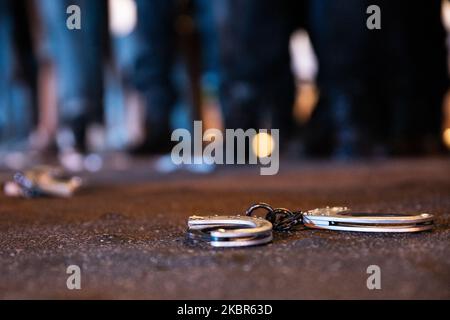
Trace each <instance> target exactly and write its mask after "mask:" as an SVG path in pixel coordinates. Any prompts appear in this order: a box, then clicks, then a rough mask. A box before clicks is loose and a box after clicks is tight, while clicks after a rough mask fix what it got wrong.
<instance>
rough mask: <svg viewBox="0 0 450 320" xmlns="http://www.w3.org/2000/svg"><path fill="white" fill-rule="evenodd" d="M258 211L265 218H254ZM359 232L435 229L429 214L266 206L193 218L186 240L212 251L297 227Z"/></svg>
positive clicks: (258, 242) (266, 240) (264, 239)
mask: <svg viewBox="0 0 450 320" xmlns="http://www.w3.org/2000/svg"><path fill="white" fill-rule="evenodd" d="M257 209H264V210H266V211H267V214H266V217H265V218H261V217H254V216H252V214H253V212H254V211H255V210H257ZM300 226H302V227H303V228H313V229H326V230H338V231H358V232H419V231H425V230H430V229H432V228H433V215H431V214H428V213H416V214H402V213H392V214H391V213H380V214H374V213H359V212H352V211H350V210H349V208H347V207H325V208H317V209H313V210H309V211H305V212H303V211H290V210H288V209H284V208H273V207H271V206H270V205H268V204H266V203H257V204H254V205H252V206H250V207H249V208H248V209H247V211H246V212H245V215H244V216H241V215H237V216H217V215H216V216H191V217H189V220H188V230H187V238H188V239H190V240H194V241H201V242H208V243H209V244H210V245H211V246H213V247H246V246H255V245H262V244H266V243H269V242H271V241H272V239H273V236H272V231H281V232H283V231H291V230H294V229H296V228H298V227H300Z"/></svg>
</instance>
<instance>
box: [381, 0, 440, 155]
mask: <svg viewBox="0 0 450 320" xmlns="http://www.w3.org/2000/svg"><path fill="white" fill-rule="evenodd" d="M382 5H383V8H385V10H384V11H385V13H386V14H385V25H384V26H385V30H383V31H384V33H383V44H382V45H383V46H384V47H385V48H386V50H385V51H384V52H383V53H384V56H385V58H384V60H385V62H386V63H385V64H386V66H385V72H384V75H385V77H386V79H389V86H387V87H386V91H387V92H388V95H387V96H388V98H389V101H388V103H389V107H390V110H391V139H392V143H393V150H392V151H393V152H394V153H397V154H414V153H416V154H417V153H423V152H436V151H439V149H440V148H442V147H443V145H442V139H441V137H440V132H441V126H442V102H443V101H442V100H443V96H444V94H445V92H446V90H447V88H448V71H447V55H446V47H445V36H446V35H445V31H444V28H443V24H442V20H441V1H438V0H436V1H421V2H417V3H414V4H412V3H410V2H408V1H400V2H398V1H396V2H390V1H383V2H382ZM417 21H421V23H420V24H418V23H417ZM402 66H403V67H402Z"/></svg>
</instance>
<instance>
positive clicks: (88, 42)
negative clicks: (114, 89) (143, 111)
mask: <svg viewBox="0 0 450 320" xmlns="http://www.w3.org/2000/svg"><path fill="white" fill-rule="evenodd" d="M72 4H75V5H78V6H79V7H80V8H81V17H82V18H81V30H76V29H75V30H69V29H68V28H67V27H66V20H67V18H68V16H69V15H68V14H67V13H66V10H67V7H69V6H70V5H72ZM37 7H38V9H39V10H40V14H41V15H42V21H44V23H45V24H46V26H45V30H46V32H47V33H49V35H50V42H51V44H50V46H51V51H52V56H53V59H54V61H55V66H56V73H57V78H58V80H57V88H58V105H59V117H60V122H61V123H60V126H61V127H64V128H67V129H68V130H69V131H70V132H71V134H73V139H67V140H73V141H72V142H73V146H74V147H75V148H76V150H78V151H82V152H83V151H85V149H86V128H87V126H88V124H90V123H95V122H101V121H102V118H103V61H102V58H103V49H104V44H105V39H104V37H103V35H104V33H103V31H104V29H103V28H104V24H105V22H106V20H105V19H106V12H107V10H106V9H107V8H106V2H105V1H103V0H99V1H87V0H76V1H69V0H62V1H52V0H43V1H39V3H38V5H37ZM65 144H66V143H63V145H65ZM67 144H72V143H69V142H67ZM64 147H65V146H64Z"/></svg>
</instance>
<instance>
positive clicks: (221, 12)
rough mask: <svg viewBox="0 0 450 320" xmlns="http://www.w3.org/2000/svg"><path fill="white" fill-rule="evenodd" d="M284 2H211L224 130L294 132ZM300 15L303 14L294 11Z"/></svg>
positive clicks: (288, 26) (288, 29) (288, 22)
mask: <svg viewBox="0 0 450 320" xmlns="http://www.w3.org/2000/svg"><path fill="white" fill-rule="evenodd" d="M288 3H289V2H288V1H269V0H250V1H239V0H231V1H220V2H219V1H218V2H215V4H216V8H215V12H216V19H217V22H218V27H219V41H220V45H219V48H220V59H221V78H222V85H221V87H222V88H221V100H222V105H223V112H224V117H225V126H226V128H243V129H247V128H258V127H260V126H264V127H269V128H279V129H281V130H280V135H281V136H282V137H281V139H280V140H281V141H283V140H284V139H283V138H284V137H285V136H288V135H289V132H290V130H291V128H292V123H293V122H292V107H293V102H294V96H295V85H294V80H293V76H292V73H291V64H290V54H289V40H290V35H291V31H292V25H291V20H290V14H296V12H289V11H290V10H289V6H288ZM298 14H299V15H300V14H301V13H298Z"/></svg>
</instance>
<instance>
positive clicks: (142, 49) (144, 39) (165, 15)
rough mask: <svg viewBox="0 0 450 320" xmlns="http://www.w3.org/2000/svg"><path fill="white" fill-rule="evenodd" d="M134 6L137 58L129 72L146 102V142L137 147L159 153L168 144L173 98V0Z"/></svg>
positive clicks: (140, 2)
mask: <svg viewBox="0 0 450 320" xmlns="http://www.w3.org/2000/svg"><path fill="white" fill-rule="evenodd" d="M137 9H138V24H137V28H136V31H135V36H136V37H137V41H138V43H137V58H136V63H135V66H134V68H133V71H132V72H133V81H134V83H135V86H136V87H137V88H138V90H139V91H140V92H142V93H143V95H144V97H145V105H146V116H145V130H146V141H145V143H144V144H143V146H142V148H140V149H141V150H142V151H152V152H163V151H167V150H168V148H169V146H170V123H169V120H170V113H171V110H172V109H173V105H174V103H175V98H176V96H175V89H174V86H173V83H172V81H171V75H172V67H173V59H174V54H175V30H174V27H175V16H176V1H175V0H152V1H147V0H137ZM138 151H140V150H138Z"/></svg>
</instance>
